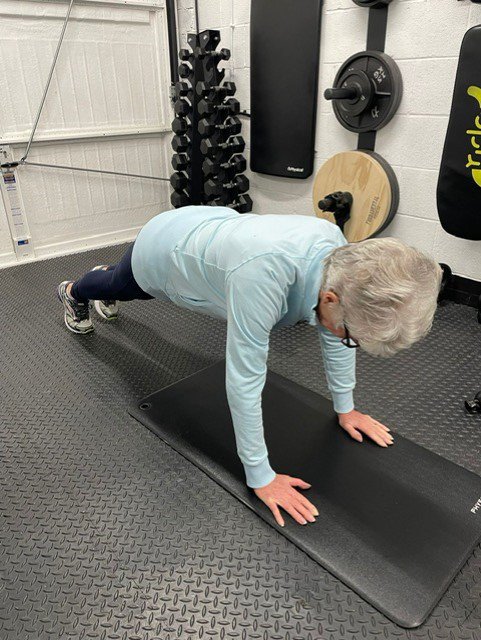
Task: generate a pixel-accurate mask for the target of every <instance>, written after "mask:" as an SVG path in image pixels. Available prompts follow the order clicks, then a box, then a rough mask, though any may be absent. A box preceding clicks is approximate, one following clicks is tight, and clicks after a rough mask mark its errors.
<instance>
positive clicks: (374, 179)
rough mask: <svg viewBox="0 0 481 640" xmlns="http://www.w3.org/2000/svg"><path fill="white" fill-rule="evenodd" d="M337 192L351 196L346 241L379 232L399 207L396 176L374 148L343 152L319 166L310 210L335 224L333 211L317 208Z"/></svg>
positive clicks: (345, 228)
mask: <svg viewBox="0 0 481 640" xmlns="http://www.w3.org/2000/svg"><path fill="white" fill-rule="evenodd" d="M339 191H341V192H347V193H349V194H351V196H352V206H351V210H350V219H349V220H348V221H347V222H346V224H345V226H344V235H345V236H346V238H347V240H348V241H349V242H360V241H361V240H366V239H367V238H373V237H375V236H377V235H379V234H380V233H381V231H384V229H386V227H387V226H388V225H389V224H390V222H391V221H392V219H393V218H394V216H395V214H396V211H397V209H398V206H399V186H398V181H397V178H396V175H395V173H394V171H393V170H392V168H391V166H390V165H389V163H388V162H386V160H384V158H382V157H381V156H380V155H379V154H377V153H375V152H374V151H343V152H342V153H338V154H336V155H335V156H333V157H332V158H330V159H329V160H328V161H327V162H325V163H324V164H323V165H322V167H321V168H320V169H319V171H318V172H317V175H316V178H315V180H314V188H313V203H314V211H315V213H316V215H317V216H318V217H319V218H324V219H326V220H329V221H330V222H333V223H334V224H336V219H335V216H334V214H333V213H330V212H326V211H323V210H322V209H320V207H319V202H320V201H321V200H323V199H324V198H326V196H328V195H330V194H333V193H336V192H339Z"/></svg>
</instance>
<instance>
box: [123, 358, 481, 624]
mask: <svg viewBox="0 0 481 640" xmlns="http://www.w3.org/2000/svg"><path fill="white" fill-rule="evenodd" d="M224 368H225V362H224V361H220V362H218V363H216V364H214V365H211V366H209V367H207V368H205V369H203V370H202V371H200V372H198V373H196V374H194V375H191V376H189V377H187V378H185V379H184V380H181V381H180V382H177V383H175V384H173V385H170V386H168V387H165V388H164V389H162V390H160V391H157V392H156V393H154V394H152V395H150V396H148V397H147V398H145V399H144V400H143V401H141V402H140V403H138V404H137V405H136V406H134V407H133V408H132V409H131V410H130V413H131V415H133V416H134V417H135V418H137V419H138V420H139V421H140V422H142V423H143V424H145V425H146V426H147V427H148V428H149V429H150V430H151V431H153V432H154V433H155V434H156V435H158V436H159V437H160V438H162V439H163V440H164V441H166V442H167V443H168V444H170V445H171V446H172V447H173V448H174V449H176V450H177V451H178V452H180V453H181V454H182V455H183V456H185V457H186V458H187V459H189V460H190V461H191V462H193V463H194V464H195V465H197V466H198V467H199V468H201V469H202V470H203V471H205V472H206V473H207V474H208V475H209V476H211V477H212V478H213V479H214V480H215V481H216V482H218V483H219V484H220V485H222V486H223V487H224V488H225V489H227V490H228V491H229V492H231V493H232V494H233V495H235V496H236V497H237V498H239V499H240V500H241V501H242V502H243V503H244V504H246V505H247V506H249V507H250V508H251V509H253V510H254V511H256V512H257V513H258V514H259V515H260V516H261V517H262V518H264V519H265V520H267V521H268V522H269V523H271V524H272V525H273V526H275V527H276V528H277V529H278V530H279V531H281V532H282V533H283V534H284V535H285V536H286V537H287V538H288V539H289V540H291V541H292V542H294V543H295V544H296V545H297V546H298V547H299V548H301V549H303V550H304V551H305V552H306V553H307V554H308V555H309V556H311V557H312V558H313V559H314V560H316V561H317V562H319V563H320V564H321V565H322V566H323V567H325V568H326V569H328V570H329V571H330V572H331V573H333V574H334V575H335V576H336V577H338V578H339V579H340V580H342V581H343V582H344V583H345V584H346V585H348V586H349V587H351V588H352V589H353V590H354V591H356V592H357V593H358V594H359V595H360V596H361V597H363V598H364V599H365V600H367V601H368V602H369V603H371V604H372V605H373V606H374V607H376V608H377V609H378V610H379V611H381V612H382V613H384V614H385V615H386V616H387V617H388V618H390V619H391V620H392V621H394V622H395V623H396V624H398V625H400V626H402V627H406V628H414V627H417V626H419V625H420V624H422V623H423V622H424V621H425V620H426V618H427V617H428V615H429V613H430V612H431V611H432V609H433V608H434V606H435V605H436V604H437V602H438V601H439V599H440V598H441V596H442V595H443V593H444V592H445V591H446V589H447V588H448V586H449V584H450V583H451V581H452V580H453V578H454V577H455V575H456V574H457V573H458V571H459V570H460V569H461V567H462V565H463V564H464V563H465V561H466V560H467V558H468V556H469V555H470V554H471V553H472V550H473V548H474V546H475V545H476V544H477V543H478V541H479V540H480V538H481V503H480V502H479V500H480V498H481V478H480V477H479V476H477V475H476V474H474V473H471V472H469V471H467V470H466V469H464V468H463V467H460V466H458V465H456V464H454V463H452V462H450V461H448V460H446V459H444V458H442V457H441V456H438V455H437V454H435V453H432V452H430V451H428V450H427V449H424V448H423V447H420V446H419V445H417V444H415V443H413V442H411V441H410V440H407V439H405V438H403V437H401V436H398V435H396V436H395V443H394V445H392V446H390V447H388V448H381V447H380V446H378V445H377V444H375V443H374V442H372V441H371V440H369V439H368V438H366V437H365V439H364V442H363V443H362V444H359V443H357V442H356V441H354V440H353V439H351V438H350V437H349V436H348V435H347V434H346V433H345V432H344V431H343V430H342V429H341V428H340V427H339V426H338V424H337V418H336V414H335V413H334V411H333V408H332V403H330V402H329V401H328V400H326V399H324V398H323V397H322V396H319V395H318V394H316V393H313V392H312V391H309V390H307V389H305V388H304V387H301V386H300V385H297V384H295V383H293V382H292V381H290V380H288V379H286V378H284V377H282V376H279V375H277V374H275V373H273V372H269V373H268V377H267V383H266V386H265V389H264V394H263V410H264V421H265V432H266V441H267V445H268V449H269V452H270V461H271V464H272V466H273V468H274V469H275V470H276V471H278V472H279V473H288V474H289V475H293V476H298V477H301V478H302V479H303V480H305V481H307V482H309V483H311V484H312V489H310V490H309V491H308V492H307V494H306V495H307V497H308V498H309V499H310V500H311V501H312V502H313V503H314V504H315V505H316V507H317V508H318V510H319V513H320V515H319V517H318V518H317V521H316V523H315V524H308V525H305V526H301V525H298V524H296V523H294V522H293V521H292V520H289V517H288V516H287V517H286V526H285V527H284V528H281V527H278V525H276V523H275V521H274V519H273V517H272V515H271V513H270V511H269V510H268V509H267V508H266V507H265V506H264V505H263V503H262V502H260V501H259V500H258V499H257V498H256V496H255V495H254V494H253V492H251V491H250V490H249V489H247V487H246V486H245V483H244V474H243V470H242V466H241V464H240V461H239V460H238V458H237V455H236V451H235V441H234V435H233V429H232V426H231V420H230V413H229V409H228V405H227V400H226V396H225V391H224ZM476 505H477V506H476Z"/></svg>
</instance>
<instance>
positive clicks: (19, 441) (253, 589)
mask: <svg viewBox="0 0 481 640" xmlns="http://www.w3.org/2000/svg"><path fill="white" fill-rule="evenodd" d="M124 249H125V247H121V246H117V247H112V248H109V249H103V250H98V251H91V252H88V253H80V254H76V255H72V256H66V257H61V258H56V259H52V260H46V261H43V262H36V263H31V264H26V265H22V266H18V267H13V268H10V269H6V270H2V271H0V327H1V331H0V348H1V353H2V356H1V359H2V371H1V374H2V375H1V378H0V392H1V401H0V430H1V431H0V456H1V459H0V487H1V488H0V491H1V499H0V516H1V517H0V575H1V583H0V637H1V638H2V640H30V639H32V640H33V639H35V640H46V639H49V640H51V639H58V640H65V639H75V640H77V639H101V640H104V639H105V640H154V639H159V640H160V639H162V640H171V639H174V638H182V639H183V640H197V639H200V638H205V639H218V638H219V639H222V640H224V639H225V640H233V639H237V638H239V639H243V640H254V639H259V640H268V639H269V640H270V639H276V640H277V639H279V640H314V639H322V640H338V639H350V640H354V639H355V640H358V639H359V640H361V639H365V638H366V639H367V638H369V639H371V638H379V639H382V640H385V639H388V640H390V639H391V638H428V639H429V640H441V639H444V638H446V639H449V640H453V639H460V640H461V639H462V640H480V638H481V546H480V547H478V548H477V549H476V550H475V552H474V554H473V555H472V556H471V557H470V559H469V560H468V562H467V564H466V565H465V566H464V568H463V569H462V571H461V572H460V573H459V574H458V576H457V577H456V579H455V580H454V582H453V583H452V584H451V585H450V586H449V588H448V590H447V592H446V594H445V595H444V597H443V598H442V600H441V601H440V603H439V605H438V606H437V607H436V608H435V610H434V612H433V614H432V615H431V617H430V618H429V619H428V621H427V622H426V623H425V624H424V625H423V626H421V627H420V628H418V629H415V630H405V629H401V628H399V627H397V626H396V625H395V624H393V623H392V622H390V621H389V620H387V619H386V618H385V617H384V616H383V615H381V614H380V613H378V612H377V611H376V610H375V609H373V608H372V607H371V606H370V605H368V604H366V603H365V602H364V601H363V600H362V599H361V598H360V597H359V596H357V595H356V594H355V593H353V592H352V591H351V590H350V589H349V588H347V587H345V586H344V585H343V584H342V583H341V582H339V580H337V579H336V578H334V577H332V576H331V575H330V574H329V573H328V572H327V571H325V570H323V569H322V568H321V567H320V566H318V565H317V564H316V563H315V562H313V561H312V560H311V559H309V558H308V557H307V556H306V555H305V554H304V553H302V552H301V551H299V550H298V549H297V548H296V547H295V546H293V545H292V544H291V543H290V542H288V541H287V540H286V539H285V538H284V537H283V536H281V535H279V534H278V533H277V532H276V531H274V529H272V528H271V527H270V526H269V525H268V524H266V523H264V522H263V521H262V520H260V518H258V517H257V516H256V515H255V514H254V513H252V512H251V511H249V510H248V509H247V508H246V507H244V506H243V505H242V504H240V503H239V502H238V501H237V500H236V499H235V498H233V497H232V496H231V495H230V494H228V493H227V492H226V491H224V490H223V489H222V488H220V487H219V486H218V485H216V484H215V483H214V482H213V481H212V480H211V479H210V478H208V477H207V476H206V475H204V474H203V473H202V472H201V471H199V470H198V469H197V468H196V467H195V466H193V465H192V464H190V463H189V462H187V461H186V460H185V459H183V458H182V457H181V456H180V455H178V454H177V453H175V452H174V451H173V450H172V449H170V448H169V447H168V446H167V445H166V444H164V443H163V442H162V441H161V440H160V439H158V438H157V437H155V436H154V435H153V434H152V433H150V432H149V431H148V430H147V429H146V428H145V427H143V426H141V425H140V424H139V423H138V422H136V421H135V420H134V419H133V418H131V417H130V416H129V415H128V414H127V407H128V405H129V404H130V403H132V402H133V401H135V400H137V399H140V398H142V397H143V396H145V395H147V394H148V393H151V392H153V391H155V390H156V389H159V388H160V387H163V386H165V385H167V384H170V383H173V382H175V381H176V380H179V379H181V378H183V377H185V376H187V375H189V374H191V373H194V372H196V371H198V370H199V369H201V368H203V367H205V366H207V365H209V364H211V363H213V362H215V361H216V360H218V359H220V358H222V357H223V348H224V340H225V324H224V323H223V322H222V321H217V320H213V319H210V318H208V317H206V316H201V315H196V314H194V313H191V312H189V311H186V310H182V309H179V308H177V307H175V306H174V305H172V304H171V303H169V302H159V301H156V300H153V301H144V302H142V301H139V302H132V303H124V304H123V305H122V307H121V313H122V317H121V319H119V321H118V322H117V323H116V324H108V323H106V322H104V321H102V320H100V319H98V320H97V322H96V331H95V333H93V334H91V335H89V336H75V335H74V334H71V333H70V332H68V331H67V329H66V328H65V326H64V324H63V317H62V315H61V307H60V304H59V303H58V301H57V300H56V297H55V288H56V285H57V284H58V283H59V282H60V281H61V280H64V279H69V278H75V277H78V276H79V275H81V274H82V273H83V272H84V271H86V270H87V269H90V268H92V267H93V266H95V265H97V264H106V263H114V262H116V261H117V260H118V258H119V257H120V256H121V254H122V252H123V250H124ZM480 338H481V326H480V325H479V324H478V323H477V321H476V311H475V309H473V308H470V307H466V306H462V305H456V304H454V303H451V302H448V303H446V304H444V305H443V306H440V307H439V308H438V311H437V314H436V317H435V322H434V327H433V330H432V331H431V333H430V334H429V336H428V337H427V338H426V339H425V340H424V341H423V342H421V343H418V344H417V345H415V346H414V347H413V348H411V349H410V350H408V351H407V352H404V353H401V354H399V355H398V356H396V357H395V358H393V359H387V360H383V359H378V358H372V357H371V356H369V355H368V354H366V353H363V352H359V353H358V360H357V380H358V382H357V387H356V392H355V399H356V405H357V408H358V409H359V410H361V411H363V412H366V413H370V414H371V415H373V416H375V417H376V418H377V419H379V420H381V421H382V422H384V423H385V424H386V425H388V426H389V427H391V429H392V430H393V431H395V432H398V433H399V434H401V435H403V436H405V437H408V438H410V439H412V440H414V441H415V442H417V443H418V444H420V445H422V446H424V447H427V448H428V449H431V450H432V451H434V452H436V453H438V454H440V455H442V456H444V457H446V458H448V459H450V460H452V461H453V462H456V463H457V464H460V465H463V466H464V467H466V468H467V469H469V470H470V471H474V472H475V473H478V474H481V416H479V415H477V416H468V415H466V414H465V413H464V409H463V400H464V399H465V398H472V397H473V396H474V394H475V393H477V391H479V390H480V389H481V339H480ZM269 366H270V367H271V368H272V369H273V370H274V371H276V372H277V373H280V374H282V375H284V376H287V377H289V378H291V379H292V380H295V381H296V382H299V383H300V384H303V385H305V386H306V387H309V388H310V389H313V390H315V391H318V392H319V393H322V394H323V395H325V396H326V397H329V392H328V390H327V385H326V380H325V375H324V371H323V365H322V358H321V352H320V347H319V346H318V341H317V335H316V332H315V329H313V328H312V327H310V326H308V325H298V326H296V327H293V328H288V329H283V330H280V331H278V332H275V333H273V336H272V340H271V353H270V361H269ZM339 428H340V427H339ZM357 446H362V445H357ZM394 446H395V444H394ZM285 471H286V472H287V473H288V472H289V470H288V469H286V470H285ZM440 490H442V487H440ZM368 499H369V496H368V495H366V500H368ZM393 508H395V507H394V504H393ZM321 518H322V514H321Z"/></svg>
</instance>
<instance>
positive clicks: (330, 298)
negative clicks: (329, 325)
mask: <svg viewBox="0 0 481 640" xmlns="http://www.w3.org/2000/svg"><path fill="white" fill-rule="evenodd" d="M325 301H326V302H329V303H331V304H333V303H337V302H339V297H338V295H337V293H335V292H334V291H332V290H331V289H330V290H329V291H327V292H326V297H325Z"/></svg>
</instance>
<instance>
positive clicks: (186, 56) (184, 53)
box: [179, 49, 194, 62]
mask: <svg viewBox="0 0 481 640" xmlns="http://www.w3.org/2000/svg"><path fill="white" fill-rule="evenodd" d="M179 58H180V59H181V60H184V61H185V62H191V60H193V58H194V54H193V53H191V52H190V51H189V50H188V49H181V50H180V51H179Z"/></svg>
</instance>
